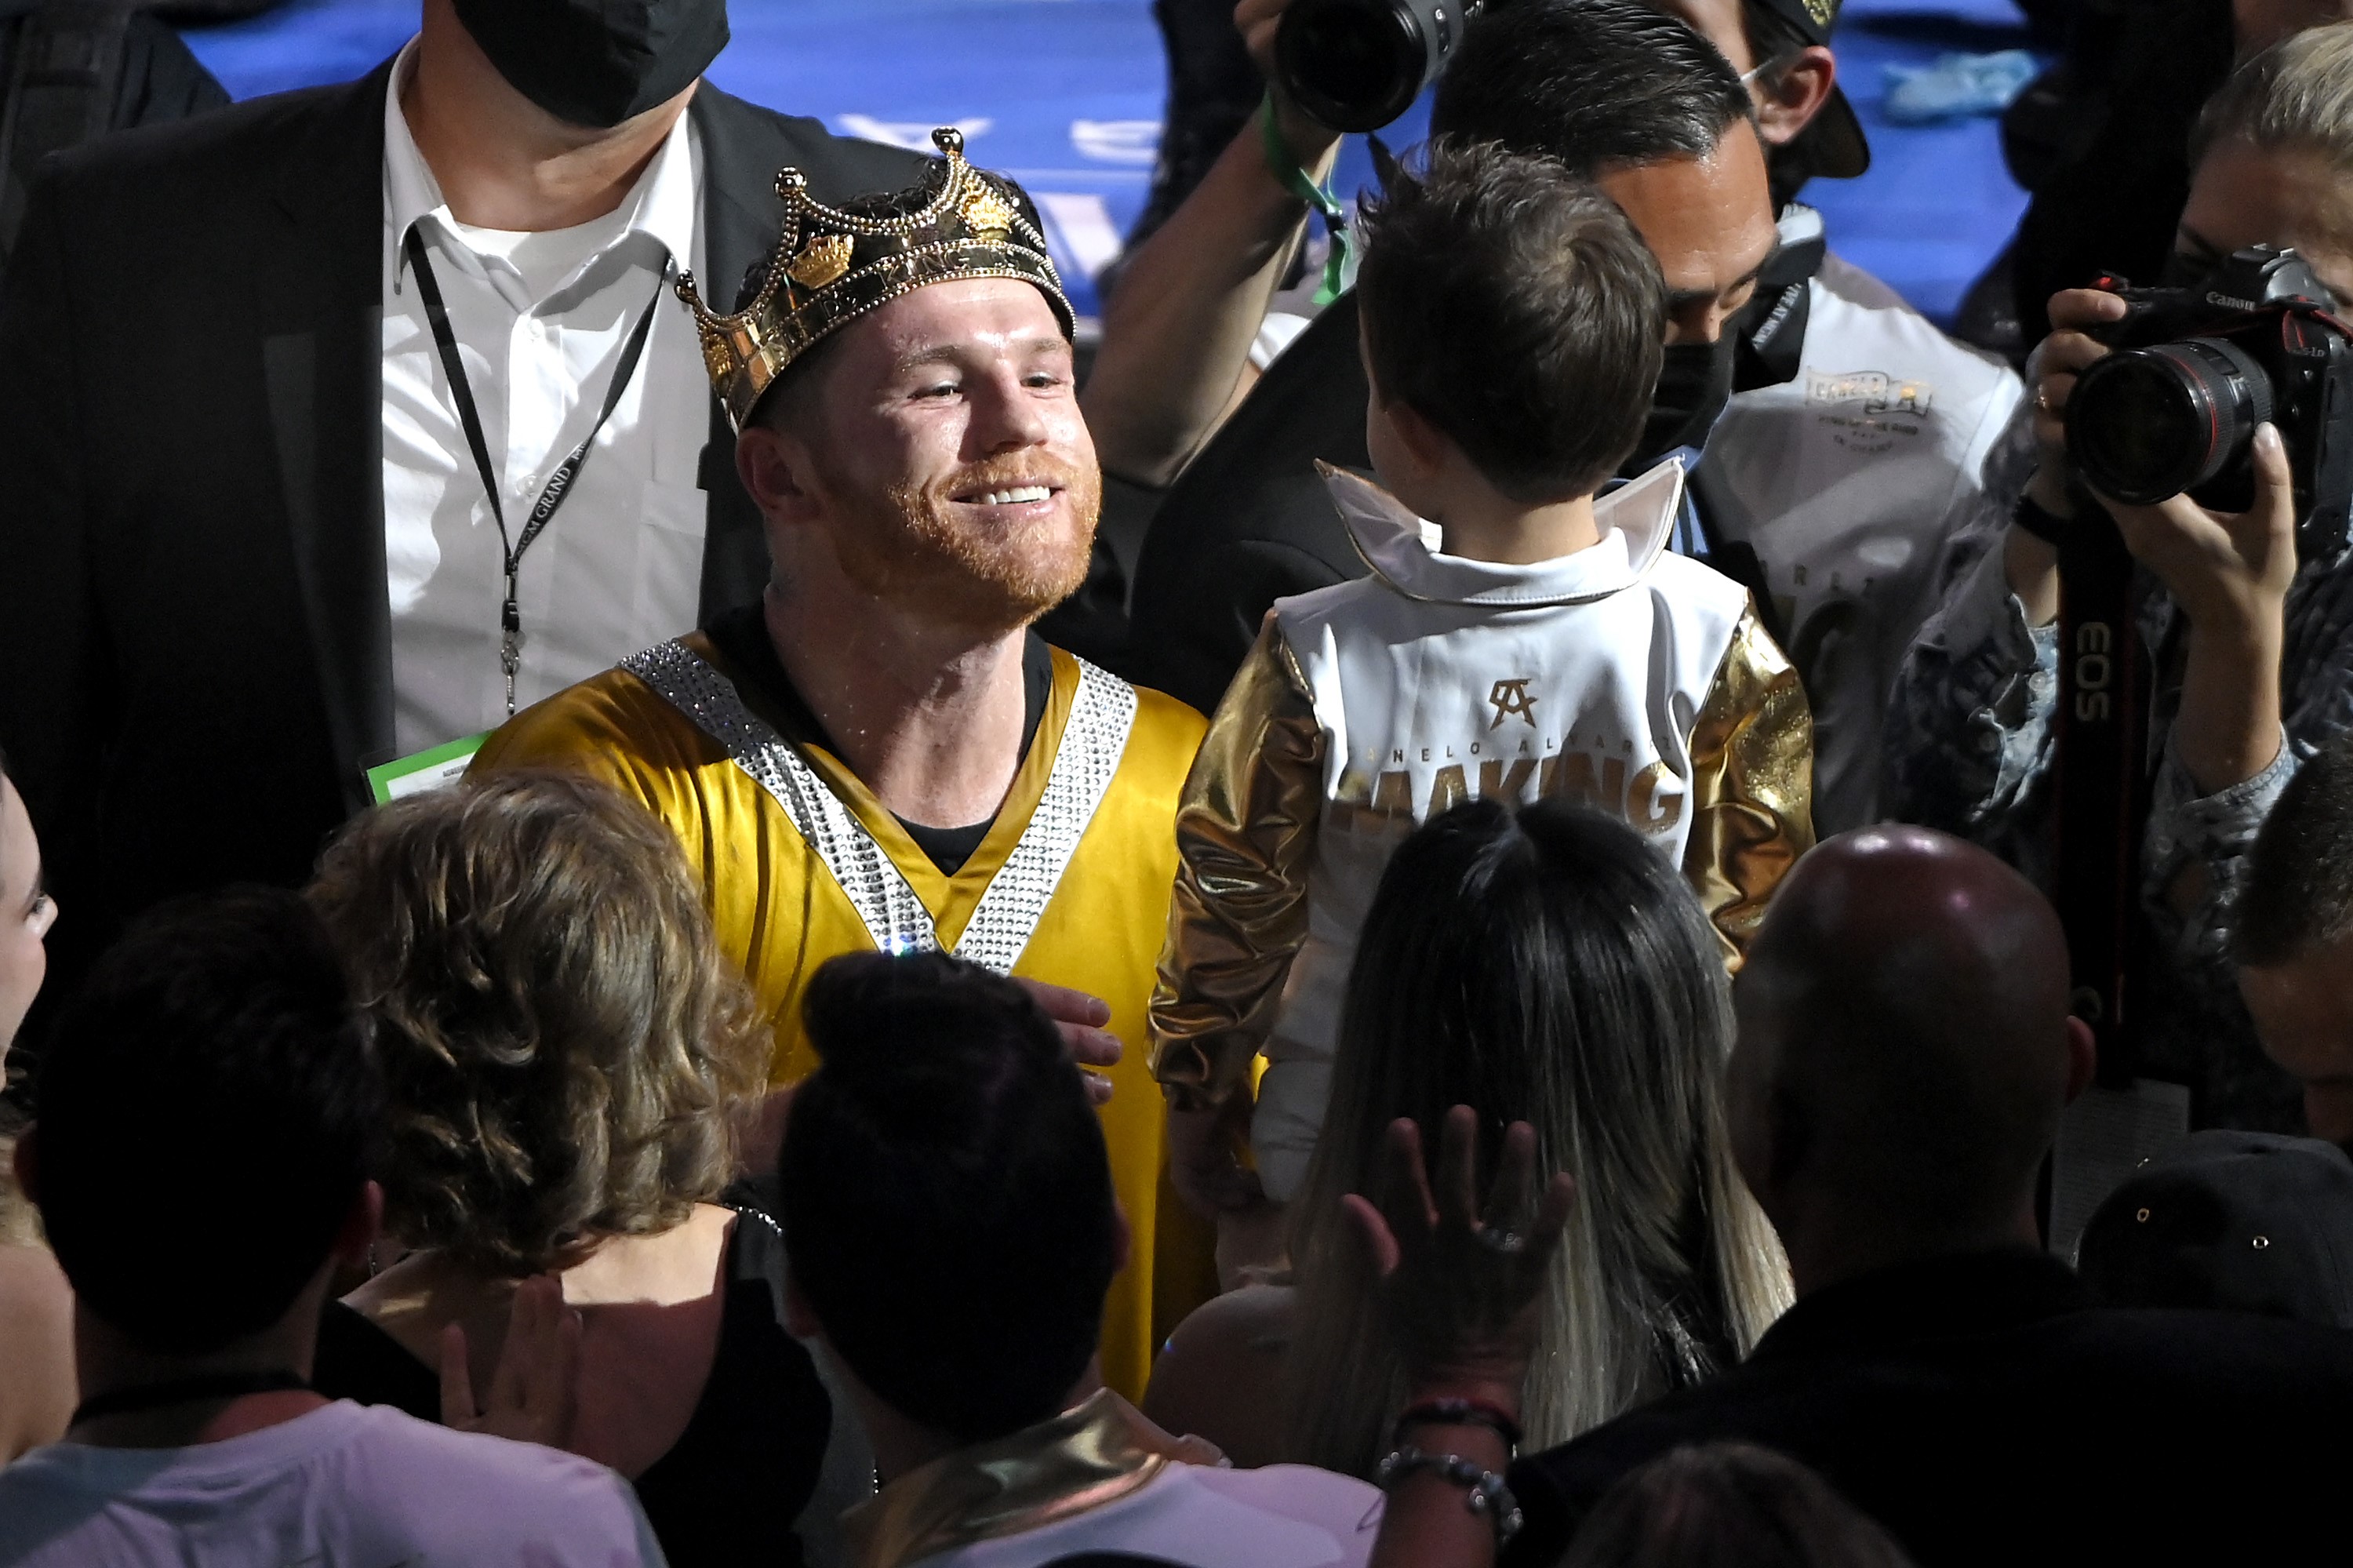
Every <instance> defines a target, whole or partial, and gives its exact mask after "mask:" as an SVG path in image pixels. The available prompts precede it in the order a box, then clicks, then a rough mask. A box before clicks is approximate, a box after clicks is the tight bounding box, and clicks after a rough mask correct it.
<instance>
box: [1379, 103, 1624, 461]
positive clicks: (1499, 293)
mask: <svg viewBox="0 0 2353 1568" xmlns="http://www.w3.org/2000/svg"><path fill="white" fill-rule="evenodd" d="M1363 222H1364V226H1365V230H1366V244H1365V261H1364V267H1363V269H1362V270H1361V272H1360V273H1359V275H1358V277H1357V280H1356V293H1357V297H1358V301H1359V303H1360V306H1361V309H1362V310H1363V313H1364V324H1365V342H1366V350H1367V353H1368V355H1369V357H1370V361H1371V364H1370V370H1371V375H1372V382H1373V395H1374V396H1375V397H1377V398H1378V399H1379V400H1380V401H1381V402H1382V403H1384V404H1394V403H1403V404H1405V405H1406V406H1407V407H1409V408H1412V409H1413V410H1414V412H1416V413H1418V414H1419V415H1420V416H1421V417H1422V418H1425V419H1427V420H1429V421H1430V423H1431V424H1432V425H1434V426H1436V427H1437V428H1438V429H1440V430H1442V431H1443V432H1445V434H1446V435H1447V436H1449V437H1450V438H1451V439H1452V440H1453V441H1454V443H1455V444H1456V445H1457V446H1460V447H1461V449H1462V451H1463V455H1464V456H1466V457H1468V458H1469V459H1470V460H1471V461H1472V463H1473V464H1475V465H1476V466H1477V468H1478V470H1479V471H1480V472H1481V473H1482V474H1483V475H1484V476H1485V477H1486V479H1487V482H1489V483H1491V484H1493V486H1494V487H1495V488H1496V489H1498V490H1500V491H1502V492H1503V493H1504V494H1505V495H1508V496H1510V497H1511V498H1512V499H1513V500H1514V501H1520V502H1525V503H1529V504H1531V505H1534V504H1537V503H1544V502H1549V501H1565V500H1568V499H1570V498H1571V497H1574V496H1578V495H1587V494H1590V493H1592V492H1594V491H1595V490H1597V489H1599V487H1600V486H1601V483H1602V482H1603V481H1605V480H1607V479H1609V476H1610V475H1611V474H1613V473H1615V472H1616V471H1617V470H1618V467H1619V465H1620V463H1622V462H1624V461H1626V457H1627V454H1628V453H1630V452H1631V451H1632V450H1634V445H1635V442H1636V441H1637V440H1640V439H1641V433H1642V420H1643V417H1644V416H1645V415H1646V414H1647V413H1648V412H1649V410H1650V406H1651V392H1652V391H1653V390H1654V389H1655V388H1656V387H1657V385H1658V379H1659V364H1660V356H1661V352H1662V344H1663V343H1664V341H1665V338H1666V284H1665V282H1664V281H1662V279H1661V278H1660V276H1659V266H1658V263H1657V261H1655V260H1652V258H1651V252H1650V250H1649V249H1648V248H1646V247H1645V246H1644V245H1643V243H1642V239H1641V236H1640V235H1638V234H1636V233H1635V232H1634V227H1633V225H1632V224H1630V223H1629V222H1628V221H1627V219H1626V215H1625V214H1624V213H1622V212H1620V211H1619V210H1618V206H1617V204H1616V203H1614V202H1612V201H1611V200H1610V199H1609V197H1608V196H1603V195H1602V194H1601V193H1600V192H1599V191H1598V190H1596V189H1595V188H1594V187H1593V186H1592V185H1588V184H1587V183H1586V182H1585V181H1583V180H1580V179H1578V178H1577V177H1576V176H1575V175H1571V174H1569V173H1568V172H1567V170H1566V169H1565V168H1563V167H1562V166H1561V165H1560V164H1556V163H1553V162H1551V161H1549V160H1547V159H1543V158H1531V157H1524V156H1521V155H1519V154H1513V153H1507V152H1504V150H1503V149H1502V148H1500V147H1498V146H1495V145H1493V144H1492V143H1482V144H1479V145H1474V146H1463V145H1460V144H1451V143H1444V142H1440V143H1435V144H1434V145H1433V147H1432V150H1431V153H1430V164H1429V169H1428V172H1427V173H1425V174H1422V175H1418V176H1417V175H1410V174H1407V173H1404V172H1402V171H1400V172H1399V174H1398V175H1397V177H1396V178H1394V179H1393V180H1392V181H1391V182H1390V185H1389V188H1388V193H1387V194H1386V195H1385V196H1383V197H1382V198H1381V199H1380V200H1379V201H1378V202H1377V204H1375V203H1367V204H1366V208H1365V212H1364V217H1363Z"/></svg>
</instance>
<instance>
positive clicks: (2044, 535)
mask: <svg viewBox="0 0 2353 1568" xmlns="http://www.w3.org/2000/svg"><path fill="white" fill-rule="evenodd" d="M2010 521H2011V522H2012V523H2015V524H2018V525H2019V526H2020V527H2021V528H2023V529H2025V530H2026V531H2027V532H2028V533H2030V534H2031V535H2034V536H2035V537H2036V538H2038V539H2040V540H2042V542H2043V543H2044V544H2046V545H2049V546H2052V547H2053V548H2056V547H2057V546H2058V544H2059V541H2060V540H2061V539H2063V538H2064V537H2065V536H2066V534H2067V519H2066V518H2064V517H2062V516H2060V515H2059V514H2057V513H2055V512H2052V511H2051V510H2050V509H2049V508H2047V507H2045V506H2044V505H2043V504H2042V503H2041V502H2039V501H2037V500H2035V499H2034V497H2032V496H2031V495H2026V494H2021V495H2020V496H2019V498H2018V504H2017V505H2015V506H2012V507H2011V508H2010Z"/></svg>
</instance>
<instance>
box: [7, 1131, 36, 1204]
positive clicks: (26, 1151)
mask: <svg viewBox="0 0 2353 1568" xmlns="http://www.w3.org/2000/svg"><path fill="white" fill-rule="evenodd" d="M40 1142H41V1129H40V1127H39V1125H38V1124H35V1125H34V1126H32V1127H28V1128H26V1129H25V1130H24V1131H23V1132H21V1133H19V1134H17V1136H16V1153H15V1154H14V1155H12V1156H11V1157H10V1158H9V1161H8V1163H9V1166H10V1168H11V1169H13V1170H14V1171H15V1172H16V1191H18V1192H22V1193H24V1194H25V1201H26V1202H28V1203H30V1204H32V1205H33V1207H35V1208H39V1207H40V1206H41V1156H40Z"/></svg>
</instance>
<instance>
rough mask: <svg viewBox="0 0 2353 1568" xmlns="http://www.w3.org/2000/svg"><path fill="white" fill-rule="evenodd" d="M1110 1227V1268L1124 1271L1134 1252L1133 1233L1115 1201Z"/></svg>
mask: <svg viewBox="0 0 2353 1568" xmlns="http://www.w3.org/2000/svg"><path fill="white" fill-rule="evenodd" d="M1111 1227H1112V1232H1111V1252H1112V1266H1113V1268H1114V1269H1124V1268H1126V1267H1127V1260H1128V1258H1129V1256H1130V1255H1132V1254H1133V1253H1134V1251H1135V1231H1134V1228H1133V1227H1132V1226H1130V1225H1129V1224H1128V1223H1127V1215H1126V1214H1125V1213H1123V1212H1122V1211H1121V1209H1120V1206H1119V1202H1118V1201H1117V1200H1116V1199H1114V1200H1113V1202H1112V1206H1111Z"/></svg>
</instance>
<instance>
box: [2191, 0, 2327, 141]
mask: <svg viewBox="0 0 2353 1568" xmlns="http://www.w3.org/2000/svg"><path fill="white" fill-rule="evenodd" d="M2222 142H2244V143H2248V144H2249V145H2250V146H2253V147H2258V148H2261V149H2263V150H2264V151H2266V152H2269V151H2272V150H2274V149H2276V148H2282V147H2296V148H2306V149H2309V150H2311V151H2313V152H2316V153H2318V154H2321V155H2322V156H2323V157H2325V158H2327V160H2328V161H2329V162H2330V163H2332V164H2336V165H2337V166H2338V167H2339V168H2343V169H2347V170H2353V22H2333V23H2331V24H2329V25H2328V26H2325V27H2312V28H2307V29H2306V31H2304V32H2301V33H2296V34H2294V35H2292V36H2290V37H2286V38H2284V39H2282V40H2281V41H2280V42H2278V43H2276V44H2274V45H2273V46H2272V47H2271V48H2267V49H2265V50H2264V51H2263V53H2261V54H2259V55H2256V56H2255V57H2254V58H2252V59H2249V60H2246V61H2244V62H2242V64H2241V65H2240V66H2239V67H2238V69H2235V70H2233V71H2232V73H2231V75H2230V78H2229V79H2227V80H2225V81H2224V82H2223V83H2222V85H2221V89H2220V90H2217V91H2216V92H2215V94H2214V96H2213V97H2212V98H2210V99H2208V100H2207V101H2206V107H2205V108H2204V109H2203V110H2202V111H2200V113H2199V116H2198V123H2197V125H2196V126H2195V127H2194V128H2193V129H2192V130H2191V132H2190V133H2189V164H2190V167H2192V168H2196V167H2197V166H2198V164H2200V162H2201V161H2202V160H2203V159H2204V158H2205V156H2206V154H2208V153H2209V152H2211V151H2212V150H2213V148H2214V147H2215V145H2216V144H2217V143H2222Z"/></svg>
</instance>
